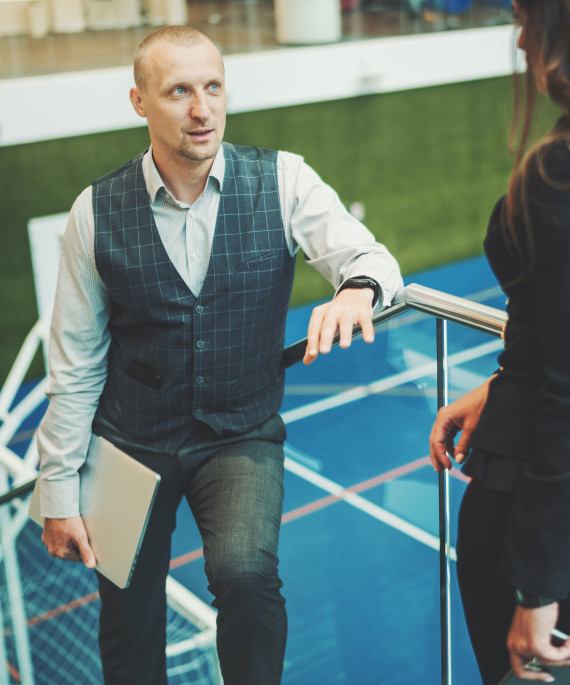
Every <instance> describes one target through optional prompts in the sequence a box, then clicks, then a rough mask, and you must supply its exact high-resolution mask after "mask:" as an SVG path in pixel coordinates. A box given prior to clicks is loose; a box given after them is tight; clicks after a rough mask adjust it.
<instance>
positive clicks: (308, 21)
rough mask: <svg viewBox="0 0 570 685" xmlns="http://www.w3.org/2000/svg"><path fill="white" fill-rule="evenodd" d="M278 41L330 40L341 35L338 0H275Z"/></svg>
mask: <svg viewBox="0 0 570 685" xmlns="http://www.w3.org/2000/svg"><path fill="white" fill-rule="evenodd" d="M275 29H276V37H277V42H278V43H284V44H288V45H290V44H292V43H299V44H305V45H308V44H311V43H334V42H336V41H338V40H340V37H341V7H340V0H275Z"/></svg>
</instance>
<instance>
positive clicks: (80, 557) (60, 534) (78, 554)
mask: <svg viewBox="0 0 570 685" xmlns="http://www.w3.org/2000/svg"><path fill="white" fill-rule="evenodd" d="M42 542H43V543H44V545H45V546H46V547H47V550H48V552H49V553H50V554H51V556H52V557H57V558H58V559H67V560H68V561H82V562H83V563H84V564H85V566H87V568H94V567H95V563H96V561H95V554H94V553H93V550H92V549H91V547H90V545H89V538H88V537H87V531H86V530H85V526H84V525H83V519H82V518H81V516H74V517H73V518H68V519H49V518H46V520H45V523H44V532H43V534H42Z"/></svg>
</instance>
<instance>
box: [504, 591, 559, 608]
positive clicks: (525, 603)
mask: <svg viewBox="0 0 570 685" xmlns="http://www.w3.org/2000/svg"><path fill="white" fill-rule="evenodd" d="M557 601H558V600H556V599H550V598H549V597H540V596H539V595H533V594H532V593H531V592H526V591H525V590H521V589H519V588H515V603H516V605H517V606H519V607H523V609H538V608H539V607H545V606H548V605H549V604H553V603H554V602H557Z"/></svg>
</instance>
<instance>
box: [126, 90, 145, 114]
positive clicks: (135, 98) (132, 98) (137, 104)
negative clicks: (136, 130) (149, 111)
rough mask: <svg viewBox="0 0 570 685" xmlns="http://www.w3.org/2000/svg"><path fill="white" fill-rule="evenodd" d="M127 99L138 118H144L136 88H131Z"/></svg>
mask: <svg viewBox="0 0 570 685" xmlns="http://www.w3.org/2000/svg"><path fill="white" fill-rule="evenodd" d="M129 98H130V101H131V104H132V106H133V107H134V110H135V112H136V113H137V114H138V115H139V117H143V119H144V118H146V114H145V111H144V106H143V101H142V98H141V96H140V95H139V91H138V89H137V88H131V90H130V91H129Z"/></svg>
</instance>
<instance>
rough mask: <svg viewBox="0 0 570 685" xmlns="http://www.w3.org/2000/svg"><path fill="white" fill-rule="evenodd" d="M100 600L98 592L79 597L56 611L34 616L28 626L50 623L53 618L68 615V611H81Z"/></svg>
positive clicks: (29, 620)
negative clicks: (83, 607) (82, 608)
mask: <svg viewBox="0 0 570 685" xmlns="http://www.w3.org/2000/svg"><path fill="white" fill-rule="evenodd" d="M98 598H99V593H98V592H92V593H91V594H90V595H85V596H84V597H78V598H77V599H74V600H73V601H72V602H67V604H62V605H61V606H59V607H56V608H55V609H50V611H46V612H45V613H43V614H39V615H38V616H34V617H33V618H30V619H28V625H29V626H30V627H31V626H37V625H38V624H39V623H43V622H44V621H49V620H51V619H52V618H55V617H56V616H61V615H62V614H66V613H67V612H68V611H73V610H74V609H79V607H82V606H85V605H86V604H90V603H91V602H94V601H95V600H96V599H98Z"/></svg>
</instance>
